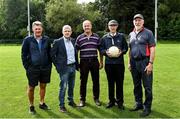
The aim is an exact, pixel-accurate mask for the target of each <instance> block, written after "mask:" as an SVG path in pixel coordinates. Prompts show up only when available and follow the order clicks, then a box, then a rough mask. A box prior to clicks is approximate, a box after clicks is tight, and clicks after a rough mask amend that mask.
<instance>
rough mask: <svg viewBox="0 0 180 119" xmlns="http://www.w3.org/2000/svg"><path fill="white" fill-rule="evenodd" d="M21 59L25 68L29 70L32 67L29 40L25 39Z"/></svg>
mask: <svg viewBox="0 0 180 119" xmlns="http://www.w3.org/2000/svg"><path fill="white" fill-rule="evenodd" d="M21 59H22V63H23V66H24V68H25V69H26V70H27V69H28V67H29V65H30V55H29V43H28V39H26V38H25V39H24V41H23V44H22V49H21Z"/></svg>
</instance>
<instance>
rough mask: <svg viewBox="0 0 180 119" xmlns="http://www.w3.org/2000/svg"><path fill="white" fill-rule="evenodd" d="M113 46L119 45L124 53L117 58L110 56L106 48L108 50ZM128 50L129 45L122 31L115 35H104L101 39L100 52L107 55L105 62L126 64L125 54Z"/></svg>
mask: <svg viewBox="0 0 180 119" xmlns="http://www.w3.org/2000/svg"><path fill="white" fill-rule="evenodd" d="M111 46H116V47H118V48H119V49H120V50H121V51H122V54H121V55H120V56H119V57H117V58H110V57H108V56H107V54H106V50H108V49H109V48H110V47H111ZM127 51H128V45H127V42H126V39H125V37H124V35H123V34H122V33H116V35H115V36H111V35H110V33H107V34H106V35H104V36H103V37H102V39H101V45H100V52H101V54H102V55H104V56H106V58H105V64H124V57H123V55H124V54H126V52H127Z"/></svg>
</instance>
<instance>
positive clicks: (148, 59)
mask: <svg viewBox="0 0 180 119" xmlns="http://www.w3.org/2000/svg"><path fill="white" fill-rule="evenodd" d="M133 24H134V30H133V31H132V32H131V33H130V34H129V42H130V43H129V46H130V51H129V67H128V68H129V70H130V71H131V74H132V78H133V84H134V96H135V102H136V103H135V106H134V108H133V109H131V110H130V111H138V110H140V109H143V112H142V113H141V114H140V116H141V117H145V116H148V115H149V114H150V113H151V105H152V99H153V95H152V82H153V62H154V58H155V45H156V43H155V39H154V36H153V33H152V31H151V30H149V29H147V28H145V27H144V17H143V15H141V14H136V15H135V16H134V17H133ZM142 85H143V87H144V90H145V101H144V103H143V92H142V91H143V90H142Z"/></svg>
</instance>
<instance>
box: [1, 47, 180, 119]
mask: <svg viewBox="0 0 180 119" xmlns="http://www.w3.org/2000/svg"><path fill="white" fill-rule="evenodd" d="M20 52H21V47H20V46H0V117H1V118H14V117H16V118H137V117H139V113H140V112H141V111H139V112H129V111H128V110H129V108H131V107H132V106H133V105H134V97H133V84H132V79H131V76H130V73H129V71H128V70H127V68H126V72H125V81H124V101H125V103H124V105H125V110H124V111H120V110H118V108H117V107H113V108H112V109H106V108H105V105H106V103H107V102H108V89H107V87H108V86H107V80H106V75H105V73H104V69H103V70H101V74H100V87H101V89H100V90H101V93H100V100H101V101H102V103H103V105H102V106H100V107H97V106H95V104H94V101H93V98H92V81H91V79H90V78H89V81H88V85H87V87H88V89H87V91H88V92H87V106H86V107H84V108H71V107H69V106H68V105H67V103H66V107H67V109H68V113H61V112H59V107H58V104H59V102H58V90H59V78H58V74H57V72H56V71H55V69H54V68H53V71H52V77H51V83H50V84H49V85H48V86H47V95H46V103H47V104H48V105H49V106H50V108H51V110H49V111H42V110H40V109H39V108H38V104H39V95H38V90H39V89H38V87H37V88H36V92H35V107H36V111H37V114H36V115H34V116H32V115H30V114H29V113H28V99H27V94H26V87H27V79H26V76H25V71H24V69H23V67H22V64H21V58H20ZM179 59H180V44H158V45H157V48H156V59H155V63H154V82H153V83H154V87H153V93H154V100H153V105H152V114H151V115H150V116H149V117H150V118H171V117H173V118H175V117H180V60H179ZM125 63H126V66H127V56H126V62H125ZM76 74H77V75H76V85H75V102H76V103H77V104H78V103H79V82H80V80H79V72H77V73H76Z"/></svg>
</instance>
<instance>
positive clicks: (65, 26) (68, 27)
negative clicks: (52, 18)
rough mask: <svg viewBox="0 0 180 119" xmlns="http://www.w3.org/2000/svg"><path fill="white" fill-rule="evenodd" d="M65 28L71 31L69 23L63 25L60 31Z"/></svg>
mask: <svg viewBox="0 0 180 119" xmlns="http://www.w3.org/2000/svg"><path fill="white" fill-rule="evenodd" d="M65 29H69V30H71V31H72V28H71V26H70V25H64V26H63V28H62V31H64V30H65Z"/></svg>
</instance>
